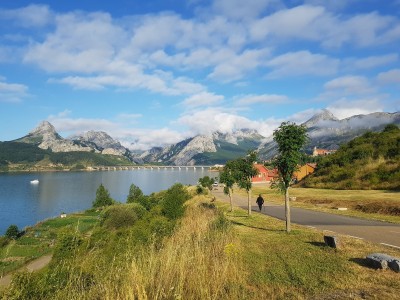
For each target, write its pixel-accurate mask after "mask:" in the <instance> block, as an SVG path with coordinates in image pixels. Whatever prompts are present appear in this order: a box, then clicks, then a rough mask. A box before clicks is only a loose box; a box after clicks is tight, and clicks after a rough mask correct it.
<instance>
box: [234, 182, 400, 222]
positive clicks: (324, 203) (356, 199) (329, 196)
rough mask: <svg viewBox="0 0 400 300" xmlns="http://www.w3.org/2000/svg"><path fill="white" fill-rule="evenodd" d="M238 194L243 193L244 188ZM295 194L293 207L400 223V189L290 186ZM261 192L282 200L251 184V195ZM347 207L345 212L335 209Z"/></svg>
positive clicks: (281, 201)
mask: <svg viewBox="0 0 400 300" xmlns="http://www.w3.org/2000/svg"><path fill="white" fill-rule="evenodd" d="M237 193H239V194H241V195H245V192H244V191H241V190H237ZM289 193H290V196H291V197H296V201H295V202H292V204H291V205H292V206H295V207H302V208H308V209H313V210H318V211H325V212H330V213H336V214H341V215H347V216H354V217H359V218H365V219H372V220H380V221H387V222H391V223H397V224H400V192H396V191H385V190H330V189H314V188H291V189H290V190H289ZM258 194H262V195H263V196H265V199H266V202H268V203H271V202H272V203H279V204H282V203H283V196H282V195H281V194H279V193H278V192H277V191H275V190H272V189H271V188H270V187H269V186H266V185H254V186H253V195H258ZM338 207H346V208H348V210H347V211H338V210H337V208H338Z"/></svg>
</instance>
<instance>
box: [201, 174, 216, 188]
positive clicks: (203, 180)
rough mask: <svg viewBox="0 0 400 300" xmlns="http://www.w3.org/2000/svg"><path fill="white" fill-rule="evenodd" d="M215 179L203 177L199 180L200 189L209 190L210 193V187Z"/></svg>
mask: <svg viewBox="0 0 400 300" xmlns="http://www.w3.org/2000/svg"><path fill="white" fill-rule="evenodd" d="M214 181H215V179H214V178H211V177H209V176H204V177H202V178H199V183H200V185H201V186H202V187H204V188H207V189H209V190H210V191H211V190H212V185H213V183H214Z"/></svg>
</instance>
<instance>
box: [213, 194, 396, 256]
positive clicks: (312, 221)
mask: <svg viewBox="0 0 400 300" xmlns="http://www.w3.org/2000/svg"><path fill="white" fill-rule="evenodd" d="M213 194H214V195H215V196H216V197H217V198H218V199H220V200H222V201H225V202H229V198H228V197H227V196H226V195H224V194H223V192H222V189H221V188H219V189H218V190H213ZM233 199H234V201H233V202H234V205H235V206H240V207H244V208H246V209H247V198H246V197H243V196H240V195H237V194H235V195H234V196H233ZM252 203H253V204H256V203H255V199H253V201H252ZM252 210H254V211H258V207H257V206H256V205H254V206H252ZM290 211H291V219H292V223H296V224H300V225H305V226H310V227H313V228H317V229H319V230H326V231H332V232H337V233H340V234H345V235H349V236H353V237H356V238H361V239H365V240H368V241H371V242H374V243H380V244H385V245H389V246H394V247H396V248H399V249H400V225H395V224H391V223H386V222H380V221H368V220H362V219H357V218H352V217H345V216H341V215H336V214H329V213H325V212H317V211H312V210H307V209H302V208H296V207H291V210H290ZM262 213H263V214H266V215H269V216H271V217H275V218H278V219H281V220H284V219H285V207H284V206H283V205H271V204H268V203H266V206H265V208H263V211H262Z"/></svg>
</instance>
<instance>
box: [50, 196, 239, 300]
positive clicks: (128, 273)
mask: <svg viewBox="0 0 400 300" xmlns="http://www.w3.org/2000/svg"><path fill="white" fill-rule="evenodd" d="M239 252H240V244H239V240H238V239H237V237H236V235H235V234H234V232H233V228H232V226H230V223H229V221H228V220H227V219H226V218H225V216H224V215H223V214H222V212H220V211H218V210H217V209H215V208H213V206H212V205H210V203H209V199H207V198H206V197H205V196H199V197H195V198H194V199H193V200H191V201H188V203H187V209H186V212H185V216H184V218H183V219H182V220H181V222H180V224H179V225H178V226H177V228H176V230H175V231H174V233H173V234H172V236H169V237H167V238H165V239H164V240H163V242H162V243H159V244H156V243H153V244H152V245H150V246H145V247H143V248H142V249H141V250H140V251H138V252H132V251H128V252H127V253H125V254H124V255H125V261H126V263H125V264H119V263H118V264H115V265H110V266H109V270H108V272H107V274H106V275H105V277H104V278H102V280H100V281H99V280H96V284H95V286H93V287H91V288H85V287H82V288H79V284H80V285H81V284H82V280H81V279H80V280H78V281H79V282H80V283H79V284H77V283H78V282H69V283H68V284H67V285H69V286H70V287H69V288H67V289H66V290H67V291H68V299H113V300H115V299H124V300H125V299H139V300H141V299H240V298H243V295H241V289H242V287H243V285H242V283H243V282H244V274H243V271H241V259H240V257H241V256H240V255H239ZM92 259H93V257H92V258H90V257H88V258H87V263H88V264H92V265H93V260H92ZM84 264H85V263H83V265H84ZM99 265H103V264H102V263H99ZM96 273H98V274H100V273H102V274H104V270H98V272H96ZM64 296H66V294H64V295H61V294H58V295H57V296H56V297H55V298H60V299H65V298H64Z"/></svg>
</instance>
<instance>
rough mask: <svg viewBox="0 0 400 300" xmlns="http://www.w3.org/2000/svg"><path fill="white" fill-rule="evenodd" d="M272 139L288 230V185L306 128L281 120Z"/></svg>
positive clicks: (305, 136) (298, 158)
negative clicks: (283, 197) (276, 152)
mask: <svg viewBox="0 0 400 300" xmlns="http://www.w3.org/2000/svg"><path fill="white" fill-rule="evenodd" d="M274 141H275V142H276V143H277V144H278V156H277V157H276V158H275V159H274V165H275V166H276V168H277V169H278V172H279V185H278V186H279V187H280V188H281V190H282V192H284V193H285V216H286V231H287V232H290V230H291V229H290V204H289V186H290V183H291V181H292V178H293V173H294V172H295V171H296V170H297V168H298V165H299V163H300V161H301V157H302V154H301V152H300V150H301V149H302V148H303V146H304V145H305V143H306V142H307V129H306V127H305V126H302V125H296V124H295V123H291V122H283V123H282V124H281V125H280V126H279V127H278V129H276V130H274Z"/></svg>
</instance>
